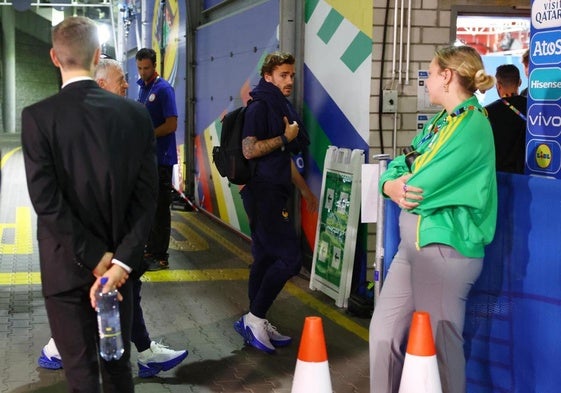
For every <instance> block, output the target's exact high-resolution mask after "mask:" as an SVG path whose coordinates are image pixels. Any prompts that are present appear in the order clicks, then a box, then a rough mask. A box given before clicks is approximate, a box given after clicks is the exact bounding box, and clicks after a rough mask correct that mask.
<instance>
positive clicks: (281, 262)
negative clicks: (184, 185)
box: [234, 52, 318, 353]
mask: <svg viewBox="0 0 561 393" xmlns="http://www.w3.org/2000/svg"><path fill="white" fill-rule="evenodd" d="M294 62H295V59H294V56H292V55H291V54H288V53H282V52H275V53H271V54H269V55H267V56H266V58H265V60H264V62H263V66H262V67H261V76H262V78H261V80H260V81H259V84H258V85H257V86H256V87H255V89H254V90H253V91H252V92H251V97H252V99H253V102H252V103H251V105H249V107H248V108H247V111H246V114H245V122H244V130H243V141H242V148H243V153H244V156H245V157H246V158H247V159H249V160H250V162H251V164H252V168H253V171H254V173H253V175H252V177H251V179H250V181H249V182H248V184H246V185H245V187H244V188H243V189H242V191H241V196H242V199H243V203H244V208H245V211H246V213H247V215H248V217H249V221H250V227H251V239H252V250H251V251H252V254H253V264H252V266H251V272H250V275H249V291H248V292H249V312H248V313H247V314H245V315H243V316H242V317H241V318H240V319H239V320H238V321H237V322H236V323H235V324H234V328H235V329H236V331H237V332H238V333H239V334H241V335H242V337H243V338H244V340H245V342H246V343H248V344H250V345H252V346H253V347H255V348H257V349H260V350H262V351H265V352H268V353H272V352H274V350H275V346H284V345H288V344H290V342H291V340H292V339H291V338H290V337H288V336H285V335H282V334H280V333H279V332H278V331H277V329H276V328H275V327H274V326H273V325H271V324H270V323H269V321H268V320H267V318H266V314H267V311H268V310H269V308H270V307H271V305H272V304H273V301H274V300H275V299H276V297H277V295H278V294H279V293H280V291H281V290H282V288H283V287H284V285H285V284H286V282H287V281H288V280H289V279H290V278H291V277H293V276H294V275H296V274H298V272H299V271H300V268H301V266H302V256H301V250H300V242H299V240H298V236H297V234H296V230H295V228H294V222H293V219H292V217H290V215H289V212H288V202H289V198H290V196H291V194H292V190H293V185H295V186H296V188H298V190H299V191H300V193H301V195H302V197H303V198H304V200H305V202H306V206H307V208H308V210H309V211H316V210H317V207H318V200H317V198H316V196H315V195H314V194H313V193H312V192H311V191H310V189H309V187H308V185H307V184H306V182H305V180H304V178H303V177H302V176H301V175H300V173H299V172H298V170H297V168H296V165H295V164H294V161H293V160H292V158H291V155H292V154H293V153H298V152H299V151H300V150H301V149H302V148H305V147H306V146H307V145H308V144H309V140H308V138H307V136H306V132H305V131H300V130H303V123H302V121H301V120H300V119H299V117H298V115H297V114H296V111H295V110H294V108H293V107H292V105H291V104H290V102H289V101H288V100H287V98H286V97H288V96H289V95H290V94H291V93H292V88H293V84H294V74H295V72H294Z"/></svg>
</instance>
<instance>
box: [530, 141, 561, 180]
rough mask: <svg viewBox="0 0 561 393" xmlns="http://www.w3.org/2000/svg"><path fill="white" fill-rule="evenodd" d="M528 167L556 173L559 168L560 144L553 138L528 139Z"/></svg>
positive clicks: (540, 172) (545, 172)
mask: <svg viewBox="0 0 561 393" xmlns="http://www.w3.org/2000/svg"><path fill="white" fill-rule="evenodd" d="M526 152H527V156H526V157H527V160H526V162H527V165H528V169H529V170H530V171H532V172H535V173H537V174H545V175H556V174H557V173H559V170H560V169H561V145H559V143H558V142H557V141H556V140H555V139H549V140H547V139H530V140H529V141H528V143H527V145H526Z"/></svg>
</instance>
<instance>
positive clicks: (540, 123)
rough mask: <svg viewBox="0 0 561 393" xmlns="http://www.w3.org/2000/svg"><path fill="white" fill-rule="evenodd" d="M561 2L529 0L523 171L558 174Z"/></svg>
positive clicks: (560, 171) (560, 168)
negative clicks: (529, 18) (529, 21)
mask: <svg viewBox="0 0 561 393" xmlns="http://www.w3.org/2000/svg"><path fill="white" fill-rule="evenodd" d="M560 27H561V3H560V2H559V1H558V0H534V1H532V16H531V27H530V36H531V39H530V77H529V79H530V81H529V84H528V115H527V119H528V120H527V130H528V132H527V133H526V172H527V173H529V174H536V175H543V176H550V177H555V178H560V177H561V145H560V142H561V140H560V135H561V127H560V126H561V106H560V105H558V104H559V103H560V101H561V29H560Z"/></svg>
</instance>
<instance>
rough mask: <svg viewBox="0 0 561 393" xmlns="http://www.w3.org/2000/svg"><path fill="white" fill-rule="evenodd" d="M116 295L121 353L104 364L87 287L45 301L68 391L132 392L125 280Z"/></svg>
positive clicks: (128, 293)
mask: <svg viewBox="0 0 561 393" xmlns="http://www.w3.org/2000/svg"><path fill="white" fill-rule="evenodd" d="M119 292H120V293H121V294H122V295H123V301H122V302H120V304H119V309H120V315H121V334H122V337H123V345H124V348H125V352H124V353H123V355H122V356H121V358H120V359H119V360H114V361H110V362H108V361H105V360H103V359H102V358H101V357H100V356H99V350H98V344H99V331H98V325H97V314H96V312H95V310H94V309H93V308H92V306H91V304H90V287H89V286H88V287H81V288H78V289H75V290H72V291H68V292H64V293H61V294H57V295H54V296H48V297H46V298H45V307H46V309H47V315H48V318H49V324H50V327H51V333H52V336H53V338H54V340H55V342H56V345H57V348H58V350H59V353H60V355H61V358H62V363H63V364H64V373H65V376H66V379H67V383H68V391H69V392H73V393H100V392H101V386H100V383H99V377H100V373H101V378H102V386H103V393H130V392H134V384H133V380H132V369H131V364H130V333H131V325H132V304H131V302H132V291H131V284H130V282H129V281H127V282H126V283H125V285H123V286H122V287H121V288H119Z"/></svg>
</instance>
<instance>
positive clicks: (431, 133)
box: [416, 105, 485, 150]
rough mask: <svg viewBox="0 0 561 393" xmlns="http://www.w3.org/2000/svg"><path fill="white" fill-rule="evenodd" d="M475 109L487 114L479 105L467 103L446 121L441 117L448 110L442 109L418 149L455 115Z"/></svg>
mask: <svg viewBox="0 0 561 393" xmlns="http://www.w3.org/2000/svg"><path fill="white" fill-rule="evenodd" d="M473 110H477V111H479V112H481V113H483V114H485V112H484V110H483V109H482V108H480V107H478V106H475V105H466V106H462V107H461V108H458V109H456V110H455V111H454V112H452V113H451V114H450V115H448V116H447V117H446V118H445V119H444V121H441V118H442V117H443V116H444V115H445V114H446V110H442V111H441V112H440V113H439V114H438V116H437V118H436V120H435V121H434V122H433V123H432V124H431V125H430V126H429V127H430V129H429V131H428V132H427V134H426V135H425V136H424V137H423V138H422V139H421V140H420V141H419V144H418V145H417V147H416V150H418V149H419V148H420V147H421V146H423V145H424V144H425V143H426V142H427V141H428V140H430V139H431V138H432V137H433V136H434V135H436V134H437V133H438V131H439V130H440V129H441V128H442V127H445V126H446V125H448V121H450V120H452V119H453V118H454V117H457V116H460V115H461V114H462V113H464V112H466V111H473ZM439 122H440V123H439ZM437 123H439V124H437ZM433 126H434V130H433V129H432V127H433Z"/></svg>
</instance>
